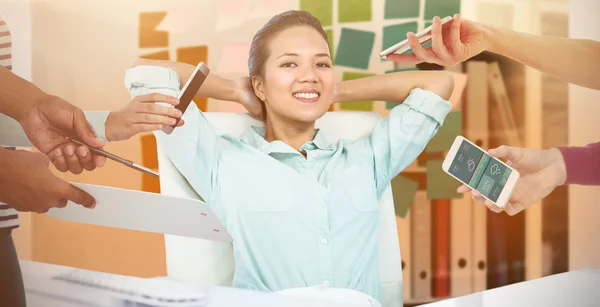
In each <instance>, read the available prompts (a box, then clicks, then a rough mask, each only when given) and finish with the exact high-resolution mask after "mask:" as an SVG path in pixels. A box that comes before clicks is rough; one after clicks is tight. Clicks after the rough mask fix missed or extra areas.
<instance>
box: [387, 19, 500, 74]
mask: <svg viewBox="0 0 600 307" xmlns="http://www.w3.org/2000/svg"><path fill="white" fill-rule="evenodd" d="M491 36H492V32H491V31H490V30H489V29H488V28H486V27H485V26H483V25H481V24H479V23H476V22H473V21H469V20H466V19H461V18H460V15H458V14H456V15H454V19H453V20H452V21H451V22H449V24H446V25H444V26H443V27H442V24H441V20H440V18H439V17H437V16H436V17H435V18H434V19H433V26H432V28H431V40H432V44H431V46H430V47H427V49H424V48H423V46H421V44H419V41H418V39H417V36H416V35H415V34H414V33H412V32H409V33H408V34H407V38H408V44H409V46H410V47H411V48H412V51H413V53H412V54H391V55H389V56H387V59H388V60H391V61H394V62H398V63H403V64H409V65H415V64H419V63H422V62H427V63H433V64H438V65H441V66H454V65H456V64H458V63H461V62H463V61H465V60H467V59H469V58H471V57H473V56H475V55H477V54H479V53H481V52H482V51H484V50H486V49H488V48H489V45H490V41H491Z"/></svg>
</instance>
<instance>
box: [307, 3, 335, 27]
mask: <svg viewBox="0 0 600 307" xmlns="http://www.w3.org/2000/svg"><path fill="white" fill-rule="evenodd" d="M300 10H302V11H307V12H309V13H311V14H312V15H313V16H315V17H316V18H317V19H318V20H319V21H320V22H321V26H323V27H327V26H331V25H332V24H333V22H332V21H333V0H300Z"/></svg>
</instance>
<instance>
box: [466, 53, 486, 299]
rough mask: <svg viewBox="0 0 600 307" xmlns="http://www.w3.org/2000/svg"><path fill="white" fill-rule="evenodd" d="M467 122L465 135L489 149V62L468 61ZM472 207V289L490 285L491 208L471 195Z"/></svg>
mask: <svg viewBox="0 0 600 307" xmlns="http://www.w3.org/2000/svg"><path fill="white" fill-rule="evenodd" d="M467 75H468V78H469V84H468V86H467V102H466V108H467V110H468V111H467V112H465V113H466V126H467V127H468V129H467V131H466V133H465V135H466V137H467V138H469V140H471V141H473V142H478V141H479V142H480V145H479V146H480V147H481V148H483V149H485V150H488V149H489V133H488V129H489V124H488V123H489V122H488V64H487V63H485V62H476V61H469V62H468V63H467ZM471 204H472V208H473V211H472V212H473V216H472V219H473V224H472V225H473V229H472V232H471V233H472V237H471V239H472V242H473V254H472V257H471V259H472V261H471V263H470V267H471V269H472V274H473V289H472V292H479V291H483V290H486V289H487V216H486V214H487V210H488V208H487V207H486V206H484V205H482V204H479V203H477V202H475V201H474V200H472V199H471Z"/></svg>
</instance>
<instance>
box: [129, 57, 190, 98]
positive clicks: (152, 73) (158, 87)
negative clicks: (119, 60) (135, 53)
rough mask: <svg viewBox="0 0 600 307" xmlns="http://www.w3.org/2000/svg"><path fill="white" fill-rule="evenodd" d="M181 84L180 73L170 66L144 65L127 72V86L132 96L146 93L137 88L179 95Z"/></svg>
mask: <svg viewBox="0 0 600 307" xmlns="http://www.w3.org/2000/svg"><path fill="white" fill-rule="evenodd" d="M180 84H181V83H180V79H179V75H178V74H177V73H176V72H175V71H173V70H172V69H171V68H168V67H160V66H145V65H142V66H136V67H133V68H130V69H128V70H127V71H126V72H125V87H126V88H127V90H128V91H129V93H130V94H131V97H132V98H133V97H135V96H137V95H140V94H144V93H140V92H139V91H136V89H145V92H160V93H162V94H165V95H169V96H177V95H178V94H179V87H180Z"/></svg>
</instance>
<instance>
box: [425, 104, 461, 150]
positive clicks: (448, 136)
mask: <svg viewBox="0 0 600 307" xmlns="http://www.w3.org/2000/svg"><path fill="white" fill-rule="evenodd" d="M462 128H463V120H462V112H461V111H452V112H450V113H449V114H448V115H447V116H446V119H444V124H443V125H442V126H441V127H440V129H439V130H438V131H437V133H436V134H435V135H434V136H433V138H432V139H431V141H429V143H428V144H427V147H426V148H425V150H426V151H427V152H447V151H448V150H449V149H450V146H452V143H454V139H455V138H456V137H457V136H458V135H460V134H462Z"/></svg>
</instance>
